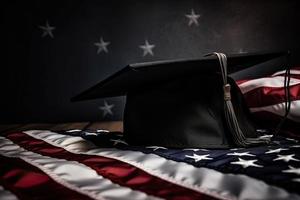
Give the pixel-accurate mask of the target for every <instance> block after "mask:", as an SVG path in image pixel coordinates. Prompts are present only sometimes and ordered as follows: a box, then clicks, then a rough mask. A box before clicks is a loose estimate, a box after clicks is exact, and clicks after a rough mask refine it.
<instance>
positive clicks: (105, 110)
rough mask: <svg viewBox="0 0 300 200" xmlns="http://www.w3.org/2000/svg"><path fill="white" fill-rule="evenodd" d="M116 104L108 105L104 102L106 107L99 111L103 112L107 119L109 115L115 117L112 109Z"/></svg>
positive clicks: (101, 107)
mask: <svg viewBox="0 0 300 200" xmlns="http://www.w3.org/2000/svg"><path fill="white" fill-rule="evenodd" d="M114 106H115V105H114V104H108V103H107V102H106V101H104V106H100V107H99V109H100V110H102V111H103V117H105V116H106V115H107V114H110V115H113V112H112V110H111V109H112V108H113V107H114Z"/></svg>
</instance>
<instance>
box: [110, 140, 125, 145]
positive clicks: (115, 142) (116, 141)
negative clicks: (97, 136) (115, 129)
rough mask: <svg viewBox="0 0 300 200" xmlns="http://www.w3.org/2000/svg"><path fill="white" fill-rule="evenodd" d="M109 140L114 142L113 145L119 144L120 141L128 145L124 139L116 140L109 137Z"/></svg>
mask: <svg viewBox="0 0 300 200" xmlns="http://www.w3.org/2000/svg"><path fill="white" fill-rule="evenodd" d="M110 141H112V142H114V146H115V145H117V144H120V143H121V144H125V145H128V143H127V142H125V141H124V140H120V139H117V140H114V139H111V140H110Z"/></svg>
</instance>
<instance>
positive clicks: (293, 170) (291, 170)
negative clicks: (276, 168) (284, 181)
mask: <svg viewBox="0 0 300 200" xmlns="http://www.w3.org/2000/svg"><path fill="white" fill-rule="evenodd" d="M282 172H285V173H294V174H297V175H300V168H295V167H292V166H289V169H286V170H282Z"/></svg>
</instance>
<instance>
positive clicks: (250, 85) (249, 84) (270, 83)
mask: <svg viewBox="0 0 300 200" xmlns="http://www.w3.org/2000/svg"><path fill="white" fill-rule="evenodd" d="M299 83H300V79H295V78H291V79H290V86H293V85H296V84H299ZM239 87H240V89H241V91H242V93H243V94H244V93H247V92H249V91H251V90H254V89H257V88H260V87H284V77H282V76H275V77H268V78H258V79H253V80H250V81H246V82H244V83H241V84H240V85H239Z"/></svg>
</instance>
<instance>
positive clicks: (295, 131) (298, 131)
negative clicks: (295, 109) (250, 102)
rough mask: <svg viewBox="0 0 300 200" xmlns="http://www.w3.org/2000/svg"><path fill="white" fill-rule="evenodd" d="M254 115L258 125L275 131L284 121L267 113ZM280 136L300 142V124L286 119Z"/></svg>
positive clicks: (261, 112)
mask: <svg viewBox="0 0 300 200" xmlns="http://www.w3.org/2000/svg"><path fill="white" fill-rule="evenodd" d="M252 114H253V116H254V117H253V118H254V119H255V120H256V123H257V124H258V125H259V126H260V127H261V128H268V129H274V128H276V127H277V125H278V124H279V122H280V120H281V119H282V117H281V116H279V115H276V114H274V113H271V112H267V111H260V112H255V113H252ZM280 134H281V135H284V136H288V137H292V138H295V139H298V140H300V123H296V122H294V121H292V120H290V119H286V121H285V122H284V124H283V127H282V128H281V132H280Z"/></svg>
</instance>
